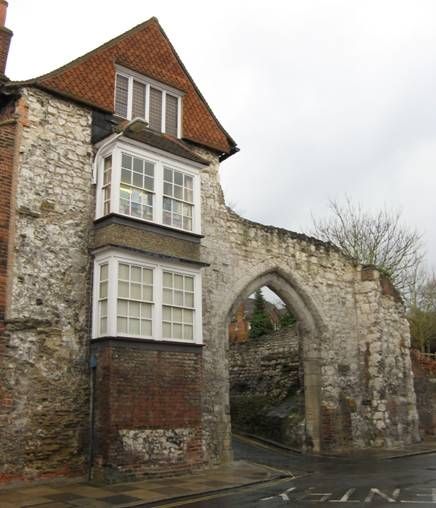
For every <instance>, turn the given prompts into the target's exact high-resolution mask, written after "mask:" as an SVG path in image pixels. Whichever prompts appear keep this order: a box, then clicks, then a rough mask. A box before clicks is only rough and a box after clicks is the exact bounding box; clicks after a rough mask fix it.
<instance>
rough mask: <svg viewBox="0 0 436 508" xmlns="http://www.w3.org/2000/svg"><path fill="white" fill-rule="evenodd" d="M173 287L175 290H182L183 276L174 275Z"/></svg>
mask: <svg viewBox="0 0 436 508" xmlns="http://www.w3.org/2000/svg"><path fill="white" fill-rule="evenodd" d="M174 287H175V288H176V289H183V276H182V275H177V274H174Z"/></svg>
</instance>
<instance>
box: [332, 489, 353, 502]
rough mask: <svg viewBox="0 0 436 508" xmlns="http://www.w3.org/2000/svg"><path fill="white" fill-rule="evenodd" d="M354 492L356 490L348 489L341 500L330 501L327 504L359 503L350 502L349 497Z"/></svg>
mask: <svg viewBox="0 0 436 508" xmlns="http://www.w3.org/2000/svg"><path fill="white" fill-rule="evenodd" d="M355 492H356V489H348V490H347V492H345V494H344V495H343V496H342V497H341V499H330V500H329V503H360V501H358V500H352V499H351V500H350V497H351V496H352V495H353V494H354V493H355Z"/></svg>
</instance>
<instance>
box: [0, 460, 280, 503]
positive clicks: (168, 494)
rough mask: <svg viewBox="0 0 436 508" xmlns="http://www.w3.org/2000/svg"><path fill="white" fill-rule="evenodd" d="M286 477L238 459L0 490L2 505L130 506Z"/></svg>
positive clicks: (275, 471)
mask: <svg viewBox="0 0 436 508" xmlns="http://www.w3.org/2000/svg"><path fill="white" fill-rule="evenodd" d="M283 476H286V473H285V472H281V471H279V470H273V469H271V468H269V467H266V466H262V465H260V464H252V463H249V462H246V461H236V462H232V463H230V464H227V465H224V466H220V467H216V468H213V469H210V470H207V471H201V472H198V473H193V474H189V475H184V476H177V477H175V478H166V479H162V480H156V479H151V480H140V481H138V482H131V481H130V482H128V483H119V484H116V485H106V484H102V483H98V482H88V483H85V482H83V481H80V482H76V483H71V482H68V483H64V484H63V483H58V484H55V485H54V484H38V485H37V486H32V487H29V486H24V487H21V488H20V487H18V488H8V489H4V490H0V507H1V508H22V507H28V508H36V507H38V508H66V507H69V508H71V507H77V506H80V507H83V508H127V507H133V506H138V505H142V504H144V503H154V502H157V501H165V500H168V499H174V498H178V497H185V496H195V495H199V494H206V493H210V492H216V491H221V490H226V489H233V488H235V487H243V486H247V485H251V484H256V483H260V482H267V481H270V480H274V479H276V478H279V477H283Z"/></svg>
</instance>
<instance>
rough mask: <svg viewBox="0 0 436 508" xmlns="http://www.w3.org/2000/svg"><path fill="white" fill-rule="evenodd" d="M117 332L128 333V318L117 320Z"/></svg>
mask: <svg viewBox="0 0 436 508" xmlns="http://www.w3.org/2000/svg"><path fill="white" fill-rule="evenodd" d="M117 330H118V333H127V318H124V317H119V318H117Z"/></svg>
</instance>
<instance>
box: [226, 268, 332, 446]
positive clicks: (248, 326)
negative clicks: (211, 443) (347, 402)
mask: <svg viewBox="0 0 436 508" xmlns="http://www.w3.org/2000/svg"><path fill="white" fill-rule="evenodd" d="M237 287H239V291H238V292H239V295H238V296H237V297H236V298H235V299H234V302H233V303H232V305H231V306H230V307H229V308H228V309H229V311H228V313H227V325H226V326H227V337H228V356H227V358H228V366H229V405H230V414H231V424H232V429H233V430H234V431H236V432H238V431H239V432H241V431H242V432H245V433H249V434H254V435H258V436H260V437H266V438H269V439H273V440H275V441H278V442H282V443H284V444H286V445H288V446H291V447H293V448H298V449H302V450H304V451H319V450H320V448H321V436H320V433H321V431H320V398H321V397H320V394H321V392H320V386H321V381H320V380H321V374H320V343H321V340H322V339H321V334H322V330H324V327H323V325H322V319H321V317H320V315H319V313H318V311H317V308H316V306H315V304H314V302H313V300H312V299H311V298H310V296H308V295H307V294H306V293H305V292H304V290H303V289H302V288H301V284H299V283H298V281H295V280H294V278H293V276H292V274H288V273H287V272H283V271H282V270H280V269H277V270H272V271H267V272H263V273H262V274H261V275H259V276H258V277H257V278H255V279H254V280H251V281H247V282H246V283H245V284H244V283H243V280H242V281H240V284H238V285H237ZM259 289H260V290H261V291H259ZM238 292H237V293H236V294H238ZM259 293H260V294H261V295H262V297H263V300H264V311H265V313H266V314H269V317H270V319H269V321H270V325H268V326H267V330H266V331H265V330H263V331H262V330H261V332H259V328H262V326H261V325H262V319H259V317H258V316H257V317H256V299H259ZM259 323H260V324H259Z"/></svg>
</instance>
